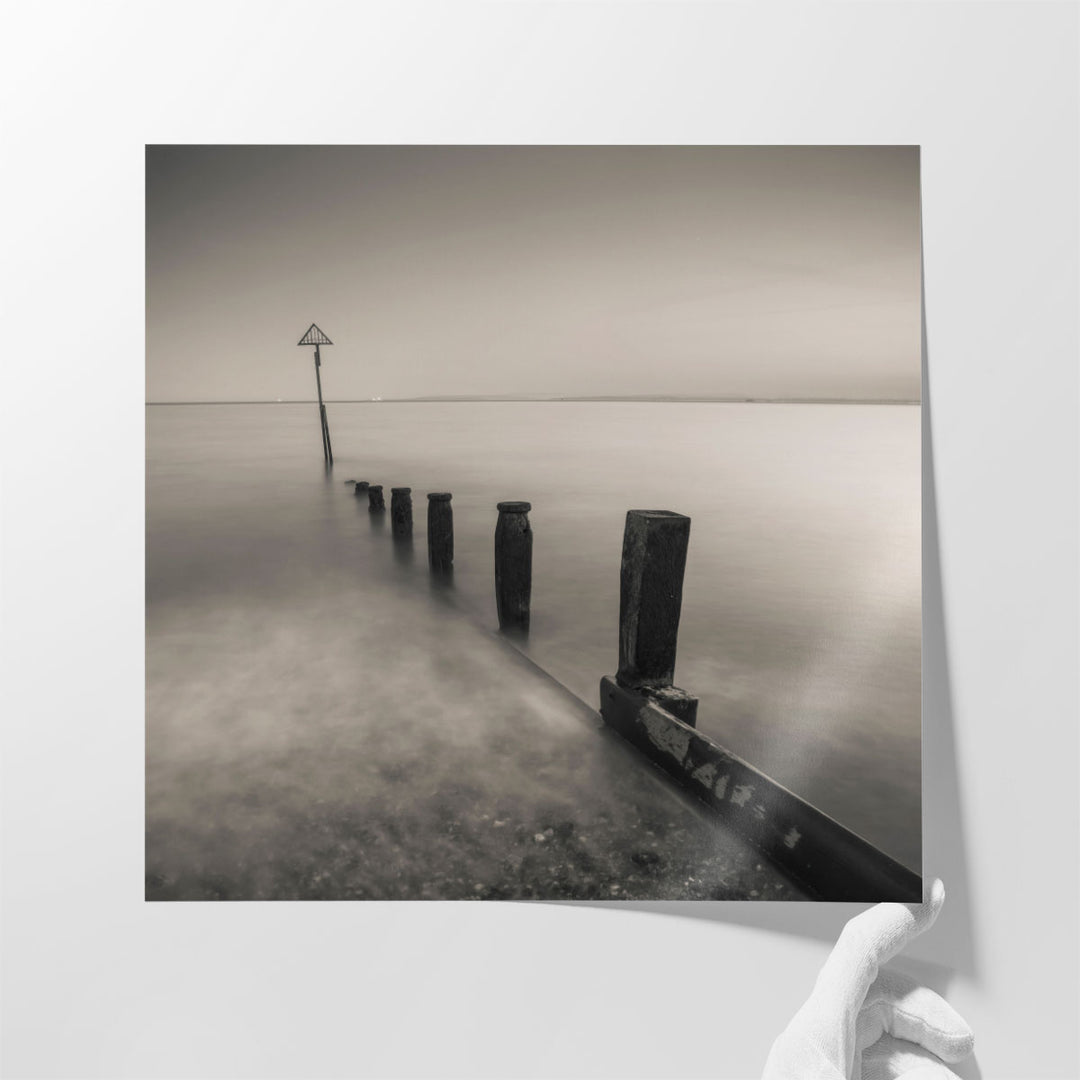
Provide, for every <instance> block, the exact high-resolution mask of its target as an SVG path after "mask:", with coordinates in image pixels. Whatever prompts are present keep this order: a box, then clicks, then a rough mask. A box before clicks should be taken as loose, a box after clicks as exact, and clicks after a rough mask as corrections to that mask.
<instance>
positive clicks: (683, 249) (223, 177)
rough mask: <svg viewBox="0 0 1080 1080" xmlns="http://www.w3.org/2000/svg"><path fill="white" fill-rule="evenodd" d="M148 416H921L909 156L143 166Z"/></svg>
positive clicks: (457, 150)
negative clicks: (751, 408) (282, 404)
mask: <svg viewBox="0 0 1080 1080" xmlns="http://www.w3.org/2000/svg"><path fill="white" fill-rule="evenodd" d="M146 165H147V206H146V210H147V219H146V223H147V231H146V245H147V248H146V255H147V369H146V371H147V386H146V389H147V399H148V401H151V402H160V403H167V402H170V401H192V402H198V401H207V402H210V401H270V402H273V401H276V399H278V398H280V399H282V400H283V401H284V400H310V399H311V398H312V397H313V396H314V390H315V387H314V381H315V380H314V378H313V372H312V359H311V358H312V350H311V348H310V347H304V348H300V349H298V348H297V346H296V342H297V341H299V339H300V337H301V335H303V333H304V332H305V330H306V329H307V327H308V326H309V325H310V324H311V323H312V322H315V323H316V324H318V325H319V326H320V327H321V329H322V330H323V331H324V332H325V333H326V334H327V335H329V337H330V338H331V340H332V341H333V342H334V345H333V346H324V347H323V349H322V361H323V366H322V381H323V395H324V397H325V398H326V400H328V401H361V400H371V399H374V398H382V399H384V400H386V399H401V400H415V399H417V398H421V397H433V398H445V397H455V398H460V399H470V400H477V399H484V398H495V397H498V398H503V399H506V400H518V399H529V398H558V397H589V398H624V397H626V398H642V399H659V398H668V397H677V398H685V399H693V400H717V399H724V400H746V399H762V400H821V401H836V400H845V401H846V400H850V401H861V400H871V401H916V400H918V399H919V396H920V386H919V380H920V355H919V353H920V342H921V308H920V303H921V301H920V276H921V265H920V222H919V156H918V148H917V147H902V146H901V147H895V146H892V147H890V146H884V147H877V146H870V147H703V146H690V147H663V146H644V147H628V146H621V147H620V146H614V147H612V146H607V147H605V146H598V147H597V146H593V147H589V146H582V147H558V146H552V147H544V146H539V147H537V146H532V147H529V146H522V147H515V146H496V147H490V146H489V147H484V146H476V147H472V146H456V147H455V146H374V147H364V146H360V147H348V146H323V147H302V146H232V147H230V146H217V147H198V146H154V147H148V148H147V151H146Z"/></svg>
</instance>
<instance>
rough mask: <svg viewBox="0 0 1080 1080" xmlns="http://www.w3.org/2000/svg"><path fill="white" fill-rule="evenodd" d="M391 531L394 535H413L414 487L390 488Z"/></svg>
mask: <svg viewBox="0 0 1080 1080" xmlns="http://www.w3.org/2000/svg"><path fill="white" fill-rule="evenodd" d="M390 531H391V532H392V533H393V535H394V536H399V537H404V536H412V488H407V487H396V488H391V489H390Z"/></svg>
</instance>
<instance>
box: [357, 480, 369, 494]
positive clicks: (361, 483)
mask: <svg viewBox="0 0 1080 1080" xmlns="http://www.w3.org/2000/svg"><path fill="white" fill-rule="evenodd" d="M353 483H354V484H355V485H356V487H354V488H353V494H354V495H363V494H364V492H366V491H367V490H368V488H369V487H371V485H370V484H369V483H368V482H367V481H366V480H354V481H353Z"/></svg>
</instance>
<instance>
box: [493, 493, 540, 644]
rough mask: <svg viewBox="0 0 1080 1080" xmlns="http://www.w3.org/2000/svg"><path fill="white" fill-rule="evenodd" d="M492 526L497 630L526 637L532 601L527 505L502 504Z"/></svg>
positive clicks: (528, 505) (530, 536)
mask: <svg viewBox="0 0 1080 1080" xmlns="http://www.w3.org/2000/svg"><path fill="white" fill-rule="evenodd" d="M498 505H499V520H498V523H497V524H496V526H495V605H496V607H497V609H498V612H499V629H500V630H508V631H511V632H515V631H516V632H518V633H527V632H528V630H529V604H530V601H531V599H532V542H533V535H532V528H531V527H530V526H529V511H530V510H531V509H532V506H531V505H530V504H529V503H527V502H501V503H499V504H498Z"/></svg>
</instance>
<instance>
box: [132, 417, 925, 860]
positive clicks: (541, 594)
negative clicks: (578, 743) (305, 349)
mask: <svg viewBox="0 0 1080 1080" xmlns="http://www.w3.org/2000/svg"><path fill="white" fill-rule="evenodd" d="M328 412H329V420H330V426H331V432H332V436H333V442H334V450H335V456H336V465H335V469H334V472H333V474H332V476H331V477H329V478H328V477H326V475H325V473H324V471H323V468H322V462H321V451H320V445H319V432H318V416H317V411H316V408H315V407H314V406H312V405H274V406H270V405H262V406H231V405H230V406H224V405H221V406H155V407H150V408H149V409H148V410H147V415H148V439H147V454H148V523H147V541H148V549H147V603H148V609H147V620H148V682H149V692H150V700H151V716H152V717H153V710H154V704H155V702H157V703H158V708H159V712H160V711H161V710H162V709H167V710H169V711H170V712H173V713H175V712H177V711H182V710H183V709H188V710H190V712H191V715H192V716H193V717H194V716H195V715H196V714H197V713H200V712H205V711H206V710H207V709H209V708H211V707H212V698H213V697H214V695H215V693H217V692H220V693H223V694H228V695H229V696H230V697H232V698H233V699H237V700H239V699H244V695H247V699H249V700H251V701H252V702H254V703H257V704H253V706H252V707H253V709H256V710H257V711H259V712H260V714H261V715H265V714H266V712H267V711H269V712H272V711H273V710H274V708H275V707H277V708H282V707H284V706H283V705H282V702H283V701H286V700H287V702H288V707H289V708H291V709H293V710H310V714H311V715H312V716H314V715H316V714H319V715H322V716H325V715H326V714H327V713H328V712H329V713H330V714H333V715H341V716H344V715H345V714H347V713H348V711H349V702H348V701H341V700H339V698H340V697H341V696H342V694H344V693H346V691H345V690H344V689H343V688H342V685H341V680H340V669H341V668H342V667H343V666H344V667H347V666H348V665H349V663H350V660H351V659H352V662H354V663H355V664H357V665H362V668H363V675H364V678H365V679H366V680H369V681H370V683H371V684H372V686H375V685H376V684H379V683H380V682H381V680H382V679H383V672H384V671H388V670H390V669H391V668H393V669H394V671H395V672H396V675H395V677H396V678H400V677H401V669H400V664H401V659H402V654H403V653H406V654H411V656H412V661H413V664H412V668H411V669H410V670H411V671H412V674H413V677H414V678H415V680H416V681H417V682H423V681H429V682H430V681H432V680H434V681H436V682H437V680H438V679H440V678H445V677H447V674H448V669H450V668H453V666H454V664H455V663H457V662H458V661H457V660H455V657H459V658H460V656H461V655H462V653H461V650H462V649H467V648H468V647H469V644H468V643H469V641H470V640H471V639H470V637H469V634H470V633H471V632H472V631H471V629H470V628H469V626H468V624H469V623H470V622H472V623H475V624H479V625H481V626H483V625H488V626H493V625H495V622H496V620H495V608H494V595H493V570H492V554H493V537H494V529H495V521H496V518H497V512H496V510H495V504H496V503H497V502H498V501H500V500H504V499H526V500H528V501H530V502H531V503H532V506H533V509H532V513H531V514H530V518H531V521H532V527H533V530H534V556H533V557H534V566H533V605H532V629H531V633H530V637H529V641H528V643H527V645H526V646H525V648H526V650H527V652H528V654H529V656H530V657H531V658H532V659H534V660H535V661H536V663H537V664H539V665H540V666H541V667H543V668H544V669H545V670H546V671H548V672H550V673H551V674H552V675H553V676H554V677H555V678H556V679H557V680H559V681H560V682H561V683H562V684H563V685H564V686H566V687H567V688H569V689H570V690H571V691H572V692H573V693H574V694H576V695H578V696H579V697H580V698H582V699H583V700H584V701H586V702H588V703H589V704H591V705H593V706H594V707H595V706H596V705H597V704H598V693H597V684H598V682H599V679H600V676H601V675H604V674H610V673H613V672H614V670H615V668H616V665H617V646H618V642H617V620H618V602H619V597H618V589H619V559H620V553H621V543H622V529H623V521H624V518H625V513H626V511H627V510H628V509H630V508H634V507H641V508H652V509H668V510H675V511H678V512H680V513H684V514H687V515H689V516H690V517H691V518H692V527H691V539H690V553H689V558H688V562H687V570H686V581H685V590H684V600H683V616H682V624H681V628H680V637H679V661H678V667H677V670H676V682H677V683H678V684H679V685H681V686H683V687H684V688H686V689H688V690H690V691H691V692H693V693H695V694H697V695H698V696H699V697H700V699H701V705H700V709H699V722H698V723H699V727H700V728H701V730H703V731H705V732H708V733H709V734H711V735H713V736H714V737H715V738H717V739H718V740H719V741H720V742H722V743H723V744H724V745H725V746H726V747H727V748H728V749H730V750H732V751H734V752H735V753H738V754H740V755H742V756H743V757H745V758H747V759H748V760H749V761H751V762H752V763H753V764H755V765H757V766H758V767H760V768H762V769H764V770H765V771H766V772H768V773H769V774H771V775H772V776H774V777H775V778H776V779H778V780H780V781H781V782H783V783H785V784H786V785H787V786H788V787H790V788H792V789H793V790H794V791H796V792H798V793H799V794H801V795H803V796H805V797H806V798H808V799H809V800H810V801H811V802H813V803H815V804H816V805H817V806H819V807H820V808H821V809H823V810H825V811H826V812H827V813H830V814H832V815H833V816H834V817H836V818H837V819H838V820H840V821H842V822H843V823H844V824H846V825H848V826H849V827H850V828H853V829H855V830H856V831H858V832H860V833H862V834H863V835H864V836H866V837H867V838H868V839H869V840H871V841H872V842H873V843H875V844H877V845H879V846H880V847H882V848H884V849H885V850H886V851H888V852H890V853H891V854H892V855H894V856H895V857H897V858H899V859H900V860H901V861H903V862H905V863H907V864H908V865H910V866H912V867H914V868H915V869H919V858H920V757H919V750H920V513H919V503H920V479H919V409H918V407H917V406H855V405H836V406H830V405H766V404H746V405H742V404H712V403H693V404H689V403H672V404H663V403H621V402H620V403H616V402H611V403H452V404H442V403H415V404H404V403H380V404H352V405H340V404H338V405H330V406H328ZM349 478H354V479H364V480H368V481H371V482H373V483H382V484H383V485H384V488H385V490H386V493H387V503H388V504H389V489H390V487H391V486H411V487H412V489H413V499H414V518H415V521H416V542H415V547H414V548H413V549H411V550H410V549H408V548H401V547H395V546H394V545H392V544H391V541H390V537H389V535H388V533H389V522H388V521H386V522H385V523H384V522H383V521H382V520H381V519H376V518H373V517H372V516H371V515H369V514H368V511H367V501H366V498H362V499H355V498H353V497H352V495H351V494H350V490H349V489H348V488H346V487H345V485H344V483H343V481H344V480H345V479H349ZM437 490H446V491H452V492H453V495H454V498H453V508H454V522H455V534H456V535H455V546H456V558H455V571H454V581H453V587H452V597H453V601H454V603H455V604H456V605H457V606H458V608H460V609H464V611H466V612H467V613H468V615H469V616H471V619H466V618H462V617H460V615H458V616H455V617H453V618H443V616H441V615H440V616H438V617H437V618H434V619H433V623H434V624H435V625H433V627H432V628H431V630H430V633H428V634H425V633H424V632H423V631H422V629H421V628H419V627H418V626H416V625H411V624H410V625H406V622H407V620H405V619H404V617H403V616H402V610H403V609H402V607H401V598H402V597H403V596H404V595H405V594H406V592H407V593H409V594H410V595H415V591H416V590H417V589H424V590H427V589H428V588H429V582H428V574H427V567H426V551H425V539H424V535H425V534H424V521H425V514H426V502H427V500H426V497H425V493H426V492H427V491H437ZM380 530H382V531H385V532H386V533H387V535H385V536H381V535H378V534H379V532H380ZM441 599H445V597H444V598H441ZM439 607H440V610H442V609H445V608H446V605H445V604H440V605H439ZM353 613H355V617H356V618H357V619H358V620H362V622H363V624H364V626H365V627H368V628H373V629H369V632H367V634H366V636H365V637H364V640H363V642H362V650H361V643H358V642H356V641H354V639H353V638H352V637H350V636H349V635H350V634H355V632H356V631H355V627H354V626H353V625H352V622H351V621H350V620H351V618H352V614H353ZM193 626H199V627H200V628H201V629H200V631H199V633H198V634H193V633H192V632H191V628H192V627H193ZM208 626H212V627H213V628H214V633H213V637H214V639H215V640H214V642H213V648H212V649H211V650H209V651H208V649H207V631H206V628H207V627H208ZM346 628H347V633H346V632H345V631H346ZM339 631H341V632H339ZM314 635H319V640H320V641H323V642H324V644H323V645H321V646H320V651H319V655H320V656H324V657H326V658H327V659H326V662H325V664H324V666H323V667H321V668H320V669H319V670H318V671H316V672H312V671H311V670H310V653H311V650H310V647H309V648H308V649H307V650H304V649H300V648H298V647H290V643H292V645H293V646H296V645H298V644H299V643H301V642H307V644H308V645H309V646H310V642H311V640H312V638H313V636H314ZM264 637H265V638H266V639H267V640H266V641H265V642H264V643H263V644H261V645H259V648H264V649H265V652H264V654H263V655H266V656H272V657H273V658H274V661H273V662H274V665H275V667H274V671H275V678H274V680H273V681H274V688H273V690H272V691H271V689H270V687H268V686H267V685H265V683H266V673H265V670H264V671H262V672H257V671H253V670H252V663H251V656H252V652H251V650H252V642H253V641H256V642H258V641H260V640H261V638H264ZM230 641H234V642H237V643H238V645H237V655H236V656H235V658H234V659H233V661H232V662H231V663H230V661H229V657H228V653H229V649H230V644H229V643H230ZM455 641H458V642H459V644H457V645H456V646H454V642H455ZM335 642H341V643H342V645H341V648H342V649H343V650H344V651H343V652H341V653H337V652H335V648H336V645H335ZM345 642H348V646H347V647H346V645H345V644H344V643H345ZM440 642H442V643H444V645H443V646H440ZM352 649H356V650H358V651H356V652H350V651H349V650H352ZM440 651H442V652H443V653H444V654H445V655H443V656H442V657H440V655H439V654H440ZM429 654H431V655H429ZM290 656H306V657H307V658H308V661H307V663H308V670H295V671H290V670H288V665H289V659H288V658H289V657H290ZM208 664H212V665H214V666H215V676H214V679H207V678H206V677H205V672H206V670H207V665H208ZM283 669H284V670H283ZM351 675H352V676H353V677H355V675H356V671H355V669H353V670H352V671H351ZM215 680H217V684H220V683H221V682H222V681H225V680H227V681H228V682H229V684H230V685H229V686H228V687H224V686H221V685H218V690H217V691H215V685H216V683H215ZM259 680H262V682H263V683H264V685H262V686H260V685H257V682H258V681H259ZM286 684H296V685H297V686H304V687H307V688H308V689H306V690H305V691H304V693H303V694H294V695H292V696H289V695H288V694H285V695H284V696H283V692H282V686H283V685H286ZM312 685H315V686H317V687H319V689H318V690H317V691H316V692H314V693H312V692H310V687H311V686H312ZM193 686H197V687H199V688H200V689H199V694H200V695H202V696H201V697H199V696H192V694H193V691H192V689H191V688H192V687H193ZM380 692H382V693H385V694H387V695H388V700H391V701H392V700H394V695H395V694H397V695H398V697H399V699H400V702H401V708H402V710H407V709H408V708H409V707H410V706H409V700H410V694H409V692H408V688H407V687H399V688H397V689H396V690H395V689H393V688H388V687H386V686H380ZM275 702H276V703H277V704H276V705H275ZM155 730H156V729H155V727H154V724H153V722H152V723H151V727H150V740H151V746H150V749H151V755H150V759H151V763H153V762H154V761H155V760H157V761H159V762H160V761H162V760H163V759H164V758H170V759H174V758H175V755H176V754H177V753H182V751H181V750H180V749H179V748H178V744H177V745H175V746H174V745H172V744H170V745H169V746H168V747H166V746H165V744H164V742H163V740H164V739H166V735H165V734H163V730H164V729H162V730H159V731H158V732H157V738H158V742H157V744H156V745H157V747H158V749H159V750H162V751H163V753H162V754H161V755H159V756H158V758H155V757H154V753H153V751H154V748H155V743H154V739H155ZM274 730H275V729H274V728H273V726H272V725H271V726H267V725H266V724H265V723H263V724H262V726H261V727H260V728H259V732H260V733H259V735H258V739H259V740H260V745H263V744H264V743H265V740H266V739H267V738H273V732H274ZM253 737H254V736H253ZM462 737H464V736H462ZM240 744H242V740H241V743H240ZM293 749H294V750H295V748H293ZM166 750H167V752H164V751H166ZM174 766H175V760H172V761H171V764H170V769H171V770H172V771H171V772H170V774H169V775H170V776H171V777H172V778H173V779H174V780H175V779H176V777H177V775H178V774H177V773H176V770H175V767H174ZM185 783H195V784H197V783H198V777H197V776H196V775H189V776H187V778H186V780H185ZM149 789H150V783H149V781H148V791H149Z"/></svg>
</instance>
